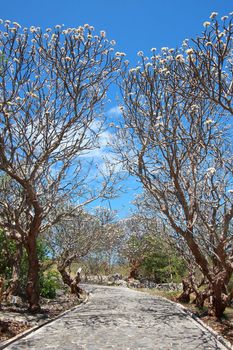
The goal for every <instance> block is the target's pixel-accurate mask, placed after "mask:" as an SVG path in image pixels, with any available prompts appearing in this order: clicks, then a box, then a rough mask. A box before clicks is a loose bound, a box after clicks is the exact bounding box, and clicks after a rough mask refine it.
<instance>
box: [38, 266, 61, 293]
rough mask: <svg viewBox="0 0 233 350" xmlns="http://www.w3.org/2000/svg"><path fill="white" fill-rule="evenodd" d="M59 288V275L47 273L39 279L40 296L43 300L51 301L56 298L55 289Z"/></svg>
mask: <svg viewBox="0 0 233 350" xmlns="http://www.w3.org/2000/svg"><path fill="white" fill-rule="evenodd" d="M59 287H60V280H59V273H58V272H57V271H49V272H48V273H46V274H43V275H41V277H40V295H41V296H42V297H43V298H48V299H53V298H55V297H56V289H58V288H59Z"/></svg>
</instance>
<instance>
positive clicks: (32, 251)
mask: <svg viewBox="0 0 233 350" xmlns="http://www.w3.org/2000/svg"><path fill="white" fill-rule="evenodd" d="M26 249H27V254H28V276H27V288H26V291H27V298H28V302H29V311H31V312H38V311H39V310H40V304H39V298H40V296H39V260H38V256H37V247H36V237H35V236H30V237H29V238H28V244H27V246H26Z"/></svg>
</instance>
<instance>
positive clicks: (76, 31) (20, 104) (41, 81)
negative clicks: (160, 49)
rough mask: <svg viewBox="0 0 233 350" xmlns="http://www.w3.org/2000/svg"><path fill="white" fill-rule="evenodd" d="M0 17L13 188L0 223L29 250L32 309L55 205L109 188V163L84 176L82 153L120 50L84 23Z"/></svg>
mask: <svg viewBox="0 0 233 350" xmlns="http://www.w3.org/2000/svg"><path fill="white" fill-rule="evenodd" d="M1 23H2V24H3V26H2V29H1V30H0V50H1V51H0V57H1V62H0V171H1V173H2V174H6V175H7V176H8V177H9V178H10V179H12V180H13V181H15V183H17V188H19V191H18V192H17V198H18V201H17V203H16V205H14V204H13V202H15V201H13V202H11V203H10V204H9V202H8V199H7V198H5V201H4V199H3V200H2V201H1V207H0V210H1V213H2V214H1V219H0V224H1V226H2V227H3V228H7V230H10V231H11V235H12V236H14V234H16V235H17V236H20V239H21V240H22V242H23V245H24V247H25V249H26V251H27V254H28V260H29V271H28V283H27V295H28V301H29V305H30V309H31V310H34V311H36V310H38V308H39V293H38V270H39V264H38V258H37V251H36V241H37V237H38V235H39V234H40V233H41V232H43V231H46V230H48V229H49V228H50V227H51V225H54V224H55V223H57V222H58V221H59V220H60V219H61V217H63V216H65V215H68V214H69V210H67V212H66V213H65V212H64V211H62V213H61V211H60V210H58V209H57V208H60V207H61V206H62V205H63V203H67V201H68V199H69V201H71V202H72V206H71V207H72V208H75V209H77V207H80V206H83V205H84V204H86V203H89V202H91V201H93V200H94V199H96V198H99V197H101V196H107V197H110V196H111V195H112V191H113V185H114V182H115V179H114V176H113V172H112V170H111V171H109V173H106V172H105V173H104V174H102V175H101V174H100V173H99V172H98V179H99V183H98V181H96V179H95V177H94V176H93V174H92V175H91V176H90V170H91V169H92V168H91V165H92V164H91V162H88V161H87V159H89V158H86V157H85V155H87V153H89V152H90V151H92V150H94V149H96V148H98V147H99V137H100V135H101V131H102V128H103V125H104V119H103V115H102V107H103V103H104V100H105V97H106V91H107V88H108V86H109V84H110V83H111V82H112V81H113V80H114V79H115V78H116V75H117V72H118V70H119V68H120V66H121V60H122V57H123V54H121V53H116V55H114V53H113V52H112V51H113V50H114V49H113V45H114V42H109V41H108V40H107V39H106V37H105V32H104V31H101V33H100V34H99V35H95V33H94V28H93V27H91V26H89V25H87V24H86V25H84V26H83V27H76V28H67V29H64V28H63V27H62V26H60V25H58V26H55V28H53V29H51V28H47V29H46V31H45V32H43V31H42V30H41V29H40V28H38V27H34V26H31V27H30V28H21V26H20V25H19V24H18V23H16V22H13V23H11V22H10V21H5V22H4V23H3V22H2V21H1ZM90 181H93V183H94V185H92V187H90V186H89V185H88V183H90ZM14 195H16V194H14V193H13V196H14ZM19 207H20V208H19ZM5 208H8V209H10V212H11V214H12V215H11V216H12V217H13V218H14V219H13V220H9V216H7V214H6V211H5ZM66 208H67V206H66ZM68 209H69V208H68ZM72 210H73V209H72Z"/></svg>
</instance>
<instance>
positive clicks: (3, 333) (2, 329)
mask: <svg viewBox="0 0 233 350" xmlns="http://www.w3.org/2000/svg"><path fill="white" fill-rule="evenodd" d="M82 301H83V300H80V299H78V298H77V296H76V295H71V294H63V295H61V296H59V297H57V298H56V299H52V300H50V299H41V311H40V313H37V314H31V313H29V312H28V310H27V304H25V303H23V302H19V303H15V304H10V303H2V305H1V307H0V345H1V342H3V341H5V340H7V339H10V338H12V337H14V336H16V335H17V334H19V333H21V332H24V331H26V330H27V329H29V328H31V327H34V326H36V325H40V324H43V323H45V322H47V321H48V320H50V319H53V318H54V317H56V316H58V315H59V314H61V313H63V312H64V311H66V310H69V309H71V308H72V307H74V306H77V305H79V304H80V303H81V302H82Z"/></svg>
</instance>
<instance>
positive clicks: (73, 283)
mask: <svg viewBox="0 0 233 350" xmlns="http://www.w3.org/2000/svg"><path fill="white" fill-rule="evenodd" d="M66 267H67V266H66V263H64V264H58V267H57V269H58V271H59V272H60V274H61V276H62V280H63V282H64V284H66V285H67V286H69V287H70V292H71V294H76V295H77V296H78V297H80V294H82V293H83V290H82V288H80V287H79V283H80V281H81V278H80V272H79V270H78V271H77V274H76V276H75V277H74V278H72V277H71V276H70V274H68V272H67V271H66Z"/></svg>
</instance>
